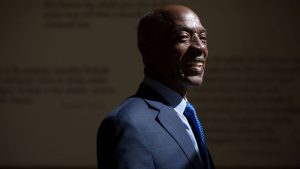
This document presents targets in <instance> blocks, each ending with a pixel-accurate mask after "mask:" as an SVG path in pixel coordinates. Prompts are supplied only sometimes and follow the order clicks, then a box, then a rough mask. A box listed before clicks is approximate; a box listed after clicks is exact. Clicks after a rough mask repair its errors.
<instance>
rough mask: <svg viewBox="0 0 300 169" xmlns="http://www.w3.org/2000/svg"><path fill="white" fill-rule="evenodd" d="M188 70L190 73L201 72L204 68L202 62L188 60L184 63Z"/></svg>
mask: <svg viewBox="0 0 300 169" xmlns="http://www.w3.org/2000/svg"><path fill="white" fill-rule="evenodd" d="M186 66H187V67H186V68H187V70H188V72H190V73H192V74H195V73H196V74H201V73H202V72H203V70H204V63H203V62H189V63H187V64H186Z"/></svg>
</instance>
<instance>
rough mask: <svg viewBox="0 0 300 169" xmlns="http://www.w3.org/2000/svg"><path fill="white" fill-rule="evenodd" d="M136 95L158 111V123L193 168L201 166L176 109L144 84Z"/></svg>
mask: <svg viewBox="0 0 300 169" xmlns="http://www.w3.org/2000/svg"><path fill="white" fill-rule="evenodd" d="M136 96H139V97H142V98H143V99H144V100H145V101H146V102H147V103H148V105H149V106H150V107H152V108H154V109H157V110H158V111H159V114H158V116H157V120H158V122H159V123H160V125H161V126H162V127H163V128H164V129H165V130H166V131H167V132H168V133H169V134H170V135H171V136H172V138H173V139H174V140H175V141H176V142H177V144H178V145H179V146H180V148H181V149H182V151H183V152H184V153H185V155H186V156H187V158H188V159H189V160H190V162H191V163H192V164H193V166H194V168H195V169H197V168H201V166H202V164H201V161H200V159H199V158H198V156H197V154H196V151H195V148H194V146H193V143H192V141H191V140H190V137H189V135H188V134H187V132H186V130H185V128H184V125H183V123H182V121H181V120H180V119H179V117H178V115H177V113H176V111H175V110H174V109H173V108H172V107H170V106H168V104H167V102H166V101H165V100H164V99H163V98H162V97H161V96H160V95H159V94H158V93H156V92H155V91H153V90H152V89H151V88H149V87H148V86H146V85H143V84H141V86H140V88H139V90H138V92H137V95H136Z"/></svg>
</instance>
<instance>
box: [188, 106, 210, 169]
mask: <svg viewBox="0 0 300 169" xmlns="http://www.w3.org/2000/svg"><path fill="white" fill-rule="evenodd" d="M183 115H184V116H185V117H186V118H187V120H188V122H189V124H190V125H191V128H192V130H193V133H194V135H195V138H196V140H197V143H198V147H199V151H200V157H201V160H202V163H203V165H204V166H205V168H207V169H210V164H209V157H208V150H207V147H206V142H205V136H204V131H203V129H202V127H201V123H200V121H199V119H198V117H197V113H196V110H195V108H194V107H193V106H192V105H191V104H190V103H189V102H187V105H186V108H185V110H184V112H183Z"/></svg>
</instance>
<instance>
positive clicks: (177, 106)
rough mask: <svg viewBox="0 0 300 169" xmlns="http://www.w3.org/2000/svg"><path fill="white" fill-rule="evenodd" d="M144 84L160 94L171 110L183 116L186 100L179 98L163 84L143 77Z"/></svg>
mask: <svg viewBox="0 0 300 169" xmlns="http://www.w3.org/2000/svg"><path fill="white" fill-rule="evenodd" d="M143 83H144V84H146V85H148V86H149V87H150V88H151V89H153V90H154V91H156V92H157V93H158V94H160V95H161V96H162V97H163V98H164V99H165V100H166V101H167V102H168V103H169V104H170V105H171V106H172V107H173V108H174V110H175V111H176V112H177V113H179V114H183V112H184V109H185V107H186V104H187V103H186V98H183V97H181V96H180V95H179V94H178V93H177V92H175V91H174V90H172V89H170V88H169V87H167V86H165V85H164V84H162V83H160V82H158V81H156V80H154V79H152V78H150V77H147V76H146V77H145V78H144V81H143Z"/></svg>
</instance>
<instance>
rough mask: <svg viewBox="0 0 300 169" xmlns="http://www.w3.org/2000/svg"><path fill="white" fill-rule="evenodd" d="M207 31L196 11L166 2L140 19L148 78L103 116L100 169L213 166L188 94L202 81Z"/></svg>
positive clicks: (140, 40)
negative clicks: (134, 92)
mask: <svg viewBox="0 0 300 169" xmlns="http://www.w3.org/2000/svg"><path fill="white" fill-rule="evenodd" d="M206 34H207V33H206V31H205V28H204V27H203V26H202V24H201V22H200V20H199V18H198V16H197V15H196V14H195V13H194V12H193V11H192V10H191V9H189V8H187V7H185V6H180V5H167V6H164V7H161V8H159V9H156V10H153V11H151V12H148V13H147V14H146V15H145V16H144V17H143V18H142V19H141V21H140V23H139V26H138V47H139V50H140V52H141V54H142V56H143V63H144V73H145V78H144V81H143V83H142V84H141V85H140V87H139V89H138V91H137V93H136V94H135V95H134V96H132V97H129V98H128V99H127V100H125V101H124V102H123V103H122V104H121V105H120V106H118V107H117V108H116V109H115V110H113V111H112V112H111V113H110V114H109V115H108V116H107V117H106V118H105V119H104V120H103V122H102V124H101V126H100V128H99V132H98V140H97V144H98V147H97V148H98V149H97V153H98V166H99V168H101V169H155V168H157V169H213V168H214V165H213V162H212V160H211V157H210V155H209V153H208V150H207V147H206V144H205V140H204V135H203V130H202V128H201V125H200V123H199V121H198V119H197V118H196V115H195V110H194V109H193V107H192V106H191V105H190V103H189V102H188V101H187V98H186V96H187V91H188V88H189V87H191V86H197V85H200V84H201V83H202V79H203V74H204V69H205V62H206V59H207V55H208V49H207V39H206V38H207V37H206V36H207V35H206ZM191 117H192V118H191Z"/></svg>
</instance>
